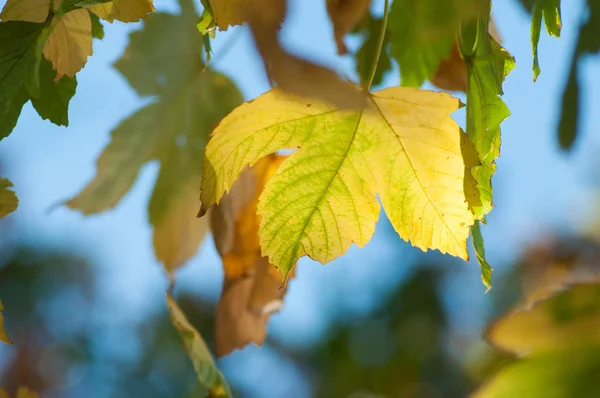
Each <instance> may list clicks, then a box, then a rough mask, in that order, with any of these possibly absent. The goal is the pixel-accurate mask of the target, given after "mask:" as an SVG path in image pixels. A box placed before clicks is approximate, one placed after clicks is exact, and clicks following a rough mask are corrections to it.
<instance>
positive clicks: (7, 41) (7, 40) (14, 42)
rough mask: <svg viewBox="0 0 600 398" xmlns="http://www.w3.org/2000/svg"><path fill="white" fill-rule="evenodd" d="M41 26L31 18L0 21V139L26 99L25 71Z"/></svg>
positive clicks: (27, 70) (15, 119)
mask: <svg viewBox="0 0 600 398" xmlns="http://www.w3.org/2000/svg"><path fill="white" fill-rule="evenodd" d="M43 27H44V25H43V24H37V23H31V22H17V21H8V22H2V23H0V139H2V138H4V137H7V136H8V135H9V134H10V133H11V131H12V130H13V129H14V127H15V126H16V124H17V119H18V118H19V115H20V114H21V108H22V107H23V105H24V104H25V103H26V102H27V100H28V99H29V94H28V92H27V90H26V85H27V83H28V80H29V78H30V76H28V75H29V74H28V72H29V71H31V70H32V68H33V65H34V64H35V52H34V50H35V47H36V42H37V39H38V37H39V34H40V32H41V30H42V28H43Z"/></svg>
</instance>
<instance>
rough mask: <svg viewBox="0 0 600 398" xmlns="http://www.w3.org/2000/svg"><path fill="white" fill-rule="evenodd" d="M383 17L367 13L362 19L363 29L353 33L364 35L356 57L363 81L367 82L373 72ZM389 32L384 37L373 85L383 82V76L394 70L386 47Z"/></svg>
mask: <svg viewBox="0 0 600 398" xmlns="http://www.w3.org/2000/svg"><path fill="white" fill-rule="evenodd" d="M381 23H382V20H381V18H375V17H374V16H373V15H372V14H370V13H369V14H367V15H366V17H365V18H364V19H363V21H362V24H361V25H362V29H360V30H359V31H358V32H356V31H354V32H353V33H359V34H361V35H362V36H364V40H363V43H362V45H361V46H360V48H359V49H358V51H357V52H356V54H355V55H354V58H355V60H356V72H357V73H358V75H359V76H360V81H361V83H363V82H365V81H366V80H367V79H368V78H369V73H370V72H371V64H372V63H373V58H374V57H375V54H376V52H377V46H378V39H379V31H380V30H381ZM389 37H390V35H389V33H388V32H386V35H385V37H384V44H383V51H382V52H381V55H380V56H379V63H378V64H377V71H376V72H375V76H374V77H373V83H372V85H373V86H377V85H379V84H381V81H382V80H383V77H384V76H385V74H387V73H388V72H389V71H390V70H392V60H391V59H390V56H389V54H388V52H387V51H386V48H387V47H388V45H389Z"/></svg>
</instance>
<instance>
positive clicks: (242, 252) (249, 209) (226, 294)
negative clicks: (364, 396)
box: [211, 154, 286, 357]
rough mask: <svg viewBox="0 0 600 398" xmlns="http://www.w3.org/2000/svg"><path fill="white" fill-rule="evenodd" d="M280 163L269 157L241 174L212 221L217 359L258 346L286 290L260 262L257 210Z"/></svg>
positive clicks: (271, 268) (272, 269)
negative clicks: (218, 284) (218, 275)
mask: <svg viewBox="0 0 600 398" xmlns="http://www.w3.org/2000/svg"><path fill="white" fill-rule="evenodd" d="M284 159H285V157H284V156H280V155H275V154H273V155H269V156H267V157H265V158H263V159H261V160H259V161H258V162H257V163H256V164H255V165H254V167H252V168H251V169H246V170H245V171H244V172H243V173H242V174H241V176H240V178H239V179H238V180H237V181H236V183H235V185H234V186H233V188H232V189H231V192H230V193H229V194H227V195H225V196H224V197H223V199H222V201H221V202H220V203H219V205H218V206H216V207H215V208H214V211H213V213H212V215H211V227H212V230H213V235H214V239H215V246H216V247H217V250H218V252H219V254H220V255H221V257H222V258H223V268H224V271H225V278H224V281H223V293H222V294H221V298H220V300H219V303H218V305H217V316H216V325H215V329H216V330H215V345H216V354H217V357H221V356H223V355H227V354H229V353H230V352H231V351H233V350H235V349H237V348H242V347H244V346H245V345H246V344H249V343H251V342H254V343H256V344H258V345H260V344H262V343H263V341H264V339H265V335H266V324H267V321H268V319H269V315H270V314H271V313H273V312H275V311H278V310H279V308H280V307H281V305H282V299H283V296H284V295H285V291H286V289H285V288H284V287H283V286H282V281H281V275H280V274H279V273H278V272H277V270H276V269H275V267H274V266H273V265H271V264H269V262H268V259H267V258H266V257H262V256H261V248H260V244H259V240H258V227H259V225H260V217H259V216H258V214H257V210H256V208H257V205H258V197H259V196H260V194H261V192H262V189H263V187H264V185H265V183H266V182H267V181H268V179H269V178H270V176H271V175H272V174H273V173H274V172H275V170H276V169H277V167H278V166H279V165H280V164H281V162H282V161H283V160H284Z"/></svg>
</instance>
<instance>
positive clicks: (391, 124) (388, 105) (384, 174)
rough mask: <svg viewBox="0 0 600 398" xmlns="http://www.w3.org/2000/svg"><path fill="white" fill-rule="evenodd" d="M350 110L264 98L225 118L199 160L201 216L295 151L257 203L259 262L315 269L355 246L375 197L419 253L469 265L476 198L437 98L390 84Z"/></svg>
mask: <svg viewBox="0 0 600 398" xmlns="http://www.w3.org/2000/svg"><path fill="white" fill-rule="evenodd" d="M369 104H370V105H369V106H368V107H366V108H364V109H362V110H361V111H348V110H340V109H336V108H334V107H332V106H330V105H326V104H323V103H318V102H312V101H307V100H305V99H300V98H297V97H292V96H289V95H286V94H284V93H282V92H281V91H280V90H277V89H274V90H271V91H269V92H268V93H266V94H263V95H262V96H260V97H258V98H257V99H255V100H253V101H251V102H249V103H246V104H243V105H241V106H240V107H238V108H236V109H235V110H234V111H233V112H231V113H230V114H229V115H228V116H227V117H226V118H225V119H223V121H222V122H221V123H220V124H219V126H217V128H216V129H215V132H214V135H213V137H212V138H211V140H210V141H209V144H208V145H207V150H206V159H205V162H204V174H203V181H202V192H201V201H202V207H201V213H202V212H204V211H206V210H207V209H208V208H210V207H211V206H212V205H214V204H215V203H218V201H219V200H220V199H221V197H222V196H223V194H224V193H225V192H227V191H229V190H230V189H231V187H232V186H233V183H234V181H235V180H236V179H237V178H238V176H239V175H240V173H241V172H242V170H243V168H244V167H245V166H246V165H253V164H254V163H256V162H257V161H258V160H259V159H260V158H262V157H264V156H266V155H268V154H270V153H274V152H275V151H278V150H280V149H284V148H300V149H298V150H296V151H295V152H294V153H293V154H292V155H291V156H290V157H289V158H288V159H287V160H285V161H284V162H283V164H282V165H281V167H280V168H279V169H278V170H277V172H276V173H275V174H274V175H273V177H272V178H271V179H270V180H269V182H268V183H267V185H266V187H265V190H264V192H263V193H262V195H261V197H260V203H259V205H258V212H259V214H260V215H261V216H262V217H263V218H262V222H261V227H260V232H259V234H260V243H261V248H262V253H263V255H268V256H269V259H270V261H271V262H272V263H273V264H274V265H276V266H278V267H280V271H281V272H282V274H283V275H284V276H287V275H288V273H289V271H290V270H291V268H292V267H293V265H294V264H295V263H296V261H297V259H298V258H299V257H302V256H304V255H308V256H310V257H311V258H313V259H315V260H318V261H320V262H322V263H326V262H329V261H331V260H333V259H334V258H336V257H338V256H340V255H342V254H343V253H344V252H345V251H346V250H347V249H348V248H349V247H350V245H351V244H352V243H356V244H357V245H358V246H363V245H365V244H366V243H367V242H368V241H369V240H370V238H371V236H372V235H373V232H374V230H375V223H376V222H377V219H378V217H379V203H378V202H377V200H376V194H379V197H380V199H381V202H382V204H383V206H384V208H385V210H386V213H387V214H388V217H389V218H390V221H391V223H392V225H393V226H394V228H395V229H396V231H398V233H399V234H400V236H401V237H402V238H404V239H406V240H409V241H410V242H411V243H412V244H413V245H414V246H417V247H419V248H421V249H422V250H427V249H430V248H431V249H437V250H440V251H441V252H442V253H450V254H452V255H455V256H458V257H461V258H463V259H468V254H467V249H466V239H467V237H468V235H469V227H470V226H471V225H472V224H473V222H474V216H473V213H472V211H471V209H472V207H473V206H474V205H476V204H477V201H478V199H479V192H478V190H477V184H476V181H475V180H474V179H473V177H472V176H471V174H470V168H472V167H474V166H476V165H477V164H478V155H477V152H476V151H475V150H474V148H473V145H472V143H471V142H470V141H469V140H468V137H467V136H466V135H465V134H464V133H463V132H462V131H461V130H460V128H459V126H458V125H457V124H456V122H455V121H454V120H453V119H452V118H451V116H450V114H451V113H452V112H454V111H455V110H456V109H458V107H459V106H460V102H459V101H458V100H457V99H455V98H452V97H451V96H449V95H448V94H444V93H435V92H431V91H424V90H418V89H412V88H404V87H393V88H388V89H385V90H382V91H379V92H376V93H374V94H373V95H372V96H371V97H370V99H369Z"/></svg>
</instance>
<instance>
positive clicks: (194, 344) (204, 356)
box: [167, 293, 231, 397]
mask: <svg viewBox="0 0 600 398" xmlns="http://www.w3.org/2000/svg"><path fill="white" fill-rule="evenodd" d="M167 306H168V307H169V312H170V314H171V322H172V323H173V326H175V329H177V332H179V335H180V336H181V339H182V340H183V344H184V346H185V349H186V351H187V353H188V356H189V357H190V359H191V360H192V364H193V365H194V370H195V371H196V377H197V378H198V381H199V382H200V384H201V385H202V386H203V387H205V388H206V389H207V390H208V393H209V394H210V396H211V397H231V391H230V389H229V386H228V385H227V383H226V382H225V379H224V378H223V375H222V374H221V372H219V370H218V369H217V367H216V365H215V362H214V361H213V359H212V356H211V355H210V351H209V349H208V347H207V346H206V343H205V342H204V340H203V339H202V336H200V333H198V331H197V330H196V329H195V328H194V326H192V324H191V323H190V322H189V321H188V320H187V318H186V316H185V314H184V313H183V311H181V308H179V306H178V305H177V302H176V301H175V299H173V297H171V295H170V294H168V293H167Z"/></svg>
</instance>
